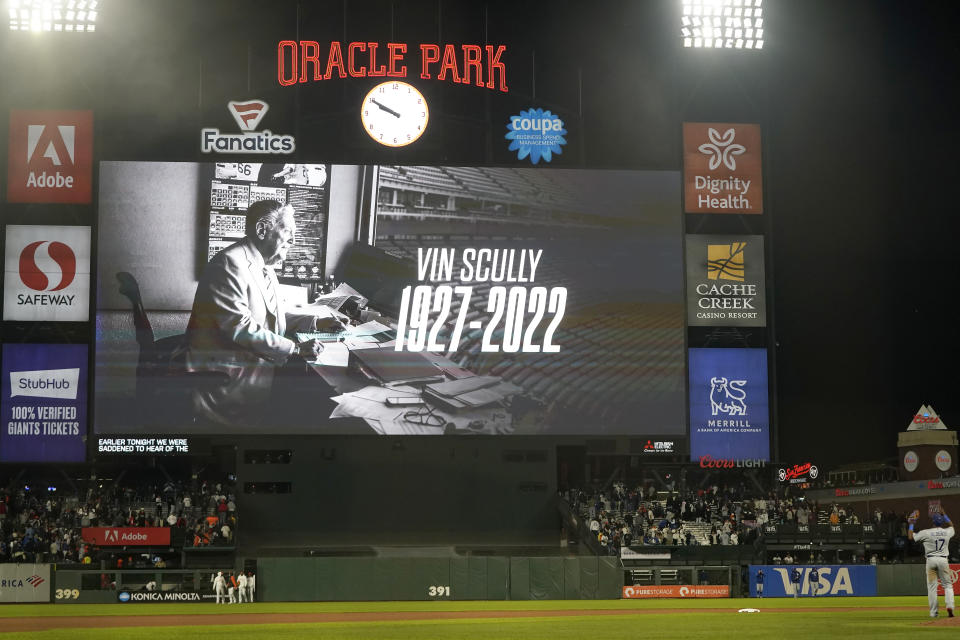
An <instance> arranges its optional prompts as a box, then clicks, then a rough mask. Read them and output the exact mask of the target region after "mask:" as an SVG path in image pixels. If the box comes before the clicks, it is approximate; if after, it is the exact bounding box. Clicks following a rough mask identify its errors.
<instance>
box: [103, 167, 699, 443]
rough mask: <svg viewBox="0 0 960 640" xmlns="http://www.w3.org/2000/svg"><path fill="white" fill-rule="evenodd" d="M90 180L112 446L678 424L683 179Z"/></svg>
mask: <svg viewBox="0 0 960 640" xmlns="http://www.w3.org/2000/svg"><path fill="white" fill-rule="evenodd" d="M99 175H100V194H99V211H98V216H99V226H98V229H99V232H98V238H97V242H98V261H99V263H98V282H97V302H96V305H97V310H96V317H97V344H96V357H95V363H96V365H95V368H96V385H95V388H96V396H95V402H96V414H95V415H96V431H97V433H98V435H99V436H101V438H106V439H110V437H111V436H137V435H140V436H147V435H153V434H173V433H176V434H190V433H206V434H210V433H322V434H330V433H336V434H344V433H366V434H381V435H407V434H423V435H441V434H485V435H491V436H500V435H510V434H550V435H555V434H591V435H592V434H641V435H663V436H668V437H669V439H670V440H674V439H677V438H682V437H683V436H684V435H685V434H686V423H685V422H686V421H685V406H684V405H685V402H686V399H685V379H684V370H685V366H684V365H685V362H684V299H683V288H684V286H683V285H684V283H683V255H682V244H683V236H682V228H681V222H682V221H681V219H680V215H679V213H678V211H679V207H678V206H677V205H678V204H679V198H680V175H679V173H678V172H638V171H587V170H563V169H526V168H493V167H483V168H480V167H438V166H429V167H428V166H402V165H365V166H357V165H329V164H322V163H317V164H308V165H297V164H286V163H277V164H262V163H205V164H193V163H146V162H105V163H102V164H101V165H100V172H99ZM363 185H372V186H373V188H372V190H371V191H370V192H369V196H368V197H367V199H364V198H361V197H359V196H358V194H361V192H362V189H361V187H362V186H363ZM131 211H134V212H136V215H130V212H131ZM358 229H360V230H361V232H360V234H359V235H360V237H361V240H360V241H357V240H356V238H357V237H358V232H357V230H358ZM138 305H142V308H143V309H144V313H143V314H139V312H135V311H134V310H135V309H138V308H139V307H138ZM108 446H109V444H108Z"/></svg>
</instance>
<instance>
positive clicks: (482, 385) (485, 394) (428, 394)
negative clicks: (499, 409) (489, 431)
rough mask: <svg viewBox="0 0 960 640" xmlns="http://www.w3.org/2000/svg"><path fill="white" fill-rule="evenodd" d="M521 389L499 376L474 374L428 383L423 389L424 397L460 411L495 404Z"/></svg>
mask: <svg viewBox="0 0 960 640" xmlns="http://www.w3.org/2000/svg"><path fill="white" fill-rule="evenodd" d="M520 391H521V389H520V387H518V386H516V385H513V384H510V383H509V382H503V381H502V380H501V379H500V377H499V376H474V377H472V378H463V379H460V380H451V381H450V382H441V383H438V384H428V385H427V386H426V387H424V389H423V397H424V399H425V400H428V401H429V402H433V403H435V404H439V405H440V406H442V407H444V408H447V409H451V410H453V411H459V410H461V409H476V408H478V407H483V406H486V405H489V404H495V403H497V402H500V401H502V400H504V399H506V398H507V397H508V396H512V395H515V394H517V393H520Z"/></svg>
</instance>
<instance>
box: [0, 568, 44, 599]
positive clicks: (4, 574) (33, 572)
mask: <svg viewBox="0 0 960 640" xmlns="http://www.w3.org/2000/svg"><path fill="white" fill-rule="evenodd" d="M0 602H50V565H49V564H13V563H3V564H0Z"/></svg>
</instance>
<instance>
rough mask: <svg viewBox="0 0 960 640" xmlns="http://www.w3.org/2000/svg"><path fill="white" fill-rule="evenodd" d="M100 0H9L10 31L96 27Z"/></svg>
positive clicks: (90, 29)
mask: <svg viewBox="0 0 960 640" xmlns="http://www.w3.org/2000/svg"><path fill="white" fill-rule="evenodd" d="M99 4H100V3H99V2H98V0H7V10H8V13H9V14H10V31H33V32H43V31H66V32H72V33H91V32H93V31H96V22H97V10H98V9H97V7H98V5H99Z"/></svg>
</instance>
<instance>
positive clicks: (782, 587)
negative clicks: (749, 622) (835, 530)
mask: <svg viewBox="0 0 960 640" xmlns="http://www.w3.org/2000/svg"><path fill="white" fill-rule="evenodd" d="M814 568H816V569H817V573H818V574H819V576H820V580H818V581H816V584H817V588H816V597H818V598H819V597H822V596H828V597H838V596H875V595H877V567H876V566H873V565H843V564H840V565H837V564H831V565H816V566H814V565H789V566H784V565H771V564H762V565H758V564H752V565H750V597H752V598H755V597H756V596H757V571H759V570H760V569H762V570H763V597H764V598H792V597H793V594H794V592H796V594H797V595H798V596H799V597H801V598H805V597H808V596H813V595H814V589H813V585H814V581H813V580H811V579H810V573H811V571H812V570H813V569H814ZM794 569H797V570H798V571H799V573H800V575H799V578H800V582H799V583H795V582H794V581H793V577H794V576H793V570H794Z"/></svg>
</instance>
